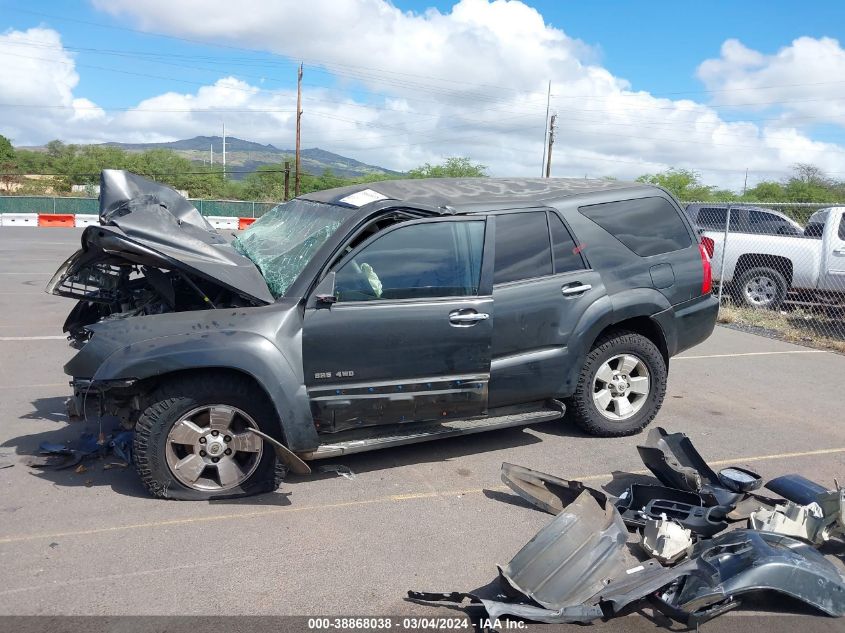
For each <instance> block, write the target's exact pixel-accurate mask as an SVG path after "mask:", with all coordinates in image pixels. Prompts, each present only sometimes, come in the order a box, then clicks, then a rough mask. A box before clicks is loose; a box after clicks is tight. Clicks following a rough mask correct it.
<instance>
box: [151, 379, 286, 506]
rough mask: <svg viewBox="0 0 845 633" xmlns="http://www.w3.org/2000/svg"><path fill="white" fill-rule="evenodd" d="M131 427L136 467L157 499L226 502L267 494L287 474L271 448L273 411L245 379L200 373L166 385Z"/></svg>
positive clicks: (275, 426)
mask: <svg viewBox="0 0 845 633" xmlns="http://www.w3.org/2000/svg"><path fill="white" fill-rule="evenodd" d="M147 402H148V406H147V407H146V408H145V409H144V411H143V412H142V413H141V416H140V418H139V419H138V423H137V424H136V426H135V441H134V457H135V468H136V470H137V471H138V474H139V475H140V477H141V481H142V482H143V484H144V486H145V487H146V488H147V490H148V491H149V492H150V493H151V494H152V495H153V496H155V497H159V498H163V499H185V500H202V499H226V498H233V497H245V496H249V495H254V494H259V493H262V492H269V491H272V490H275V489H276V488H278V487H279V484H281V482H282V480H283V479H284V476H285V474H286V468H285V465H284V464H283V463H281V462H279V461H278V460H277V459H276V455H275V452H274V451H273V447H272V446H270V445H269V444H268V443H266V442H265V441H264V440H262V439H261V438H260V437H259V436H257V435H255V434H253V433H250V432H249V431H248V430H247V429H248V428H250V427H252V428H257V429H258V430H260V431H263V432H264V433H267V434H268V435H270V436H272V437H275V438H277V439H281V437H279V425H278V419H277V416H276V411H275V409H274V408H273V406H272V404H271V403H270V402H268V400H267V398H266V396H265V395H264V393H263V392H261V391H260V390H259V389H258V388H257V387H255V386H254V385H252V384H250V383H249V382H248V381H247V380H244V379H239V378H236V377H235V378H233V377H232V376H228V375H224V374H220V375H214V374H212V375H207V374H206V375H203V376H197V377H180V378H176V379H173V380H171V381H168V382H166V383H164V384H162V385H160V386H159V387H157V388H156V389H155V390H153V391H152V392H151V393H150V394H149V395H148V398H147Z"/></svg>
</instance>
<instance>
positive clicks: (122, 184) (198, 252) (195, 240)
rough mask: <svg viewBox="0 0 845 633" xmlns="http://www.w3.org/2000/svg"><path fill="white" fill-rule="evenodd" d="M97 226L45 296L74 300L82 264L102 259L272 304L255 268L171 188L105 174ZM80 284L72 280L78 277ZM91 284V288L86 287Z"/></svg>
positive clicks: (112, 171) (119, 174) (112, 172)
mask: <svg viewBox="0 0 845 633" xmlns="http://www.w3.org/2000/svg"><path fill="white" fill-rule="evenodd" d="M100 225H101V226H90V227H88V228H87V229H85V231H84V232H83V234H82V249H81V250H80V251H77V252H76V253H75V254H74V255H73V256H71V258H70V259H68V260H67V261H66V262H65V263H64V264H63V265H62V267H60V268H59V270H58V271H57V272H56V274H55V275H54V277H53V279H51V280H50V283H49V284H48V285H47V292H50V293H52V294H58V295H65V296H75V297H78V298H79V295H78V294H74V293H73V291H71V290H69V288H71V287H73V286H74V283H76V285H79V286H84V285H86V284H85V283H81V282H90V284H93V285H98V280H96V279H88V278H85V277H84V269H85V268H86V265H87V264H88V263H89V262H90V261H91V260H92V259H95V258H98V257H101V256H103V255H105V256H107V257H109V258H112V259H114V260H125V261H129V262H132V263H137V264H140V265H145V266H156V267H159V268H164V269H167V270H179V271H184V272H187V273H189V274H193V275H196V276H199V277H202V278H204V279H207V280H209V281H211V282H213V283H215V284H218V285H219V286H221V287H223V288H225V289H227V290H230V291H232V292H234V293H236V294H239V295H241V296H243V297H245V298H247V299H249V300H250V301H253V302H258V303H272V302H273V295H271V294H270V290H269V288H268V287H267V283H266V282H265V281H264V277H262V276H261V273H260V272H259V270H258V268H257V267H256V266H255V264H254V263H253V262H252V261H251V260H250V259H248V258H247V257H244V256H243V255H241V254H240V253H238V252H237V251H236V250H235V249H234V248H233V247H232V245H231V244H230V243H229V242H228V241H227V240H226V239H224V238H223V237H222V236H220V234H218V233H217V232H216V231H215V230H214V228H213V227H212V226H211V225H210V224H209V223H208V221H206V219H205V218H204V217H202V215H201V214H200V212H199V211H198V210H197V209H196V208H195V207H194V206H193V205H192V204H191V203H190V202H188V200H186V199H185V198H184V197H182V196H181V195H179V194H178V193H177V192H176V191H174V190H173V189H171V188H169V187H166V186H164V185H161V184H159V183H156V182H153V181H151V180H148V179H146V178H143V177H141V176H138V175H136V174H132V173H129V172H127V171H122V170H115V169H106V170H104V171H103V173H102V176H101V178H100ZM80 274H81V276H82V278H81V279H77V278H75V276H78V275H80ZM90 284H89V285H90Z"/></svg>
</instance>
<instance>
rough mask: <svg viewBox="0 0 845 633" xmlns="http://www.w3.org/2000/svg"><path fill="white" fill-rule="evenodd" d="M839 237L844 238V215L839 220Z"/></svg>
mask: <svg viewBox="0 0 845 633" xmlns="http://www.w3.org/2000/svg"><path fill="white" fill-rule="evenodd" d="M839 239H840V240H845V215H843V216H842V217H841V218H840V220H839Z"/></svg>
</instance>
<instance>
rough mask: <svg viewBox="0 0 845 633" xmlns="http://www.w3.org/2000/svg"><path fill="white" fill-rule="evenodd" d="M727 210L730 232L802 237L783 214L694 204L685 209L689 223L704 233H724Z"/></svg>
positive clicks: (796, 227) (795, 224) (791, 221)
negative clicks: (729, 213) (729, 209)
mask: <svg viewBox="0 0 845 633" xmlns="http://www.w3.org/2000/svg"><path fill="white" fill-rule="evenodd" d="M728 206H730V207H731V225H730V229H729V232H730V233H751V234H755V235H803V234H804V229H803V227H802V226H801V225H800V224H798V222H796V221H795V220H793V219H792V218H790V217H789V216H788V215H786V214H785V213H781V212H779V211H772V210H771V209H764V208H762V207H753V206H734V205H727V204H711V203H702V202H694V203H692V204H688V205H687V206H686V209H685V211H686V213H687V215H688V216H689V218H690V220H692V223H693V224H695V225H696V226H697V227H699V228H701V229H703V230H705V231H722V232H724V231H725V224H726V223H727V219H728Z"/></svg>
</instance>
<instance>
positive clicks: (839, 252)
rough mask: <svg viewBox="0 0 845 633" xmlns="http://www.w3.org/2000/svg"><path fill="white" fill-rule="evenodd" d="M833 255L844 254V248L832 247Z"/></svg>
mask: <svg viewBox="0 0 845 633" xmlns="http://www.w3.org/2000/svg"><path fill="white" fill-rule="evenodd" d="M833 253H834V255H845V248H834V249H833Z"/></svg>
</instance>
